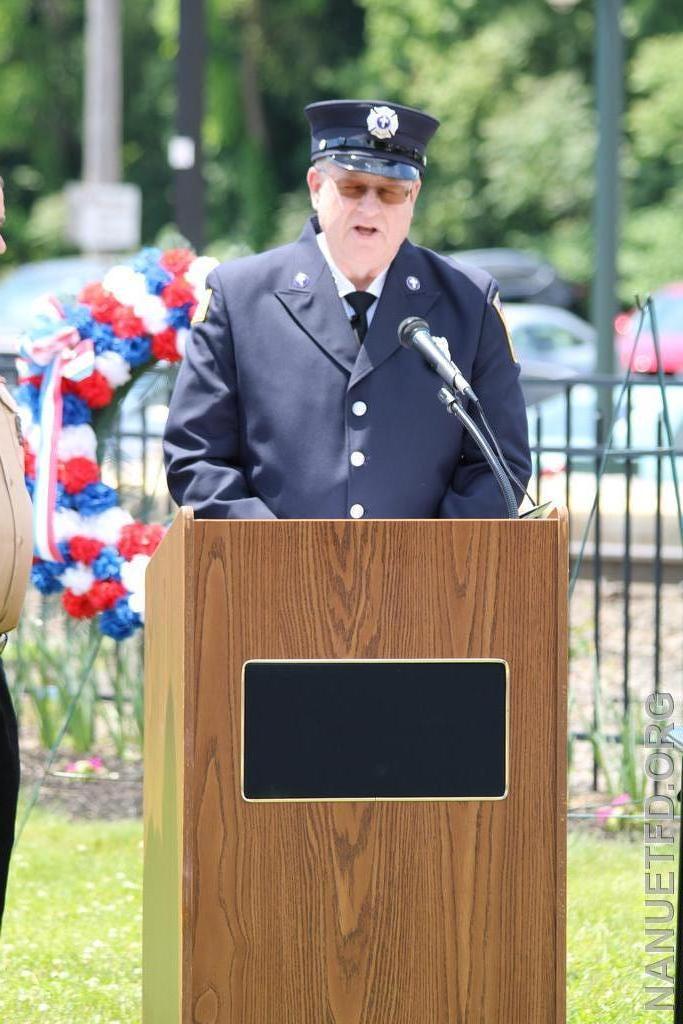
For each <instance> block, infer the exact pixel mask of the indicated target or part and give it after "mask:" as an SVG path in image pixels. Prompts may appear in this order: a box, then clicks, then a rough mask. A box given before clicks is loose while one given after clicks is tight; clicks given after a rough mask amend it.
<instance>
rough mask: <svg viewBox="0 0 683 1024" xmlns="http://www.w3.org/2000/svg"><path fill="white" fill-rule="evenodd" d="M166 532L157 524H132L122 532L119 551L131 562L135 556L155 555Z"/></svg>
mask: <svg viewBox="0 0 683 1024" xmlns="http://www.w3.org/2000/svg"><path fill="white" fill-rule="evenodd" d="M164 533H165V530H164V528H163V526H159V525H158V524H155V523H150V524H149V525H145V524H144V523H131V524H130V526H124V527H123V529H122V530H121V536H120V538H119V543H118V549H119V553H120V554H121V555H123V557H124V558H125V559H126V560H127V561H130V559H131V558H132V557H133V556H134V555H153V554H154V552H155V551H156V549H157V548H158V547H159V544H160V543H161V538H162V537H163V536H164Z"/></svg>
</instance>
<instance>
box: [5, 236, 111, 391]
mask: <svg viewBox="0 0 683 1024" xmlns="http://www.w3.org/2000/svg"><path fill="white" fill-rule="evenodd" d="M114 262H120V257H108V258H107V257H104V256H102V257H99V256H65V257H64V258H62V259H55V260H42V261H40V262H36V263H24V264H23V266H21V267H17V268H16V269H15V270H10V271H9V272H8V273H7V274H5V276H4V277H2V278H1V279H0V373H1V374H3V375H4V376H5V377H7V379H8V380H9V381H10V382H12V381H14V379H15V377H16V375H15V369H14V358H15V356H16V354H17V351H18V344H19V338H20V337H21V335H22V333H23V332H24V331H25V330H26V329H27V328H28V327H29V326H30V324H31V321H32V320H33V318H34V316H35V311H36V305H37V303H38V302H39V301H40V300H41V299H42V298H44V297H45V296H47V295H57V296H60V295H63V296H74V295H77V294H78V292H79V291H80V290H81V288H82V287H83V285H86V284H89V283H90V282H91V281H99V280H101V279H102V278H103V277H104V275H105V274H106V272H107V270H108V269H109V267H111V266H112V264H113V263H114Z"/></svg>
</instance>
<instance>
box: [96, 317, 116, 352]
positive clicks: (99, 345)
mask: <svg viewBox="0 0 683 1024" xmlns="http://www.w3.org/2000/svg"><path fill="white" fill-rule="evenodd" d="M92 340H93V343H94V345H95V355H98V356H101V355H102V353H103V352H113V351H114V350H115V348H116V342H117V340H118V339H117V337H116V335H115V334H114V329H113V328H112V327H110V325H109V324H98V323H94V326H93V329H92Z"/></svg>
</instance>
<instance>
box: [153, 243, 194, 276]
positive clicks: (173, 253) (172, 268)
mask: <svg viewBox="0 0 683 1024" xmlns="http://www.w3.org/2000/svg"><path fill="white" fill-rule="evenodd" d="M193 259H194V253H193V252H191V251H190V250H189V249H169V250H168V252H165V253H164V254H163V256H162V257H161V260H160V261H159V262H160V263H161V265H162V267H163V268H164V270H168V272H169V274H184V273H185V271H186V270H187V268H188V267H189V265H190V263H192V260H193Z"/></svg>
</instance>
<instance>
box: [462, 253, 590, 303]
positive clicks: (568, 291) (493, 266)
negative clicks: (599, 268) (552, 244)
mask: <svg viewBox="0 0 683 1024" xmlns="http://www.w3.org/2000/svg"><path fill="white" fill-rule="evenodd" d="M450 258H451V259H452V260H454V261H455V262H457V263H468V264H470V265H471V266H473V267H479V268H480V269H481V270H486V271H487V272H488V273H489V274H491V276H492V277H495V279H496V281H497V282H498V284H499V286H500V297H501V299H502V300H503V302H534V303H536V302H541V303H545V304H547V305H549V306H563V307H564V308H565V309H570V308H574V307H575V306H576V305H577V304H578V303H579V302H580V301H581V299H582V297H583V296H582V292H581V288H580V287H579V286H578V285H575V284H572V283H570V282H569V281H565V280H564V279H563V278H561V277H560V275H559V274H558V272H557V271H556V269H555V267H553V265H552V264H551V263H548V262H547V261H546V260H544V259H542V258H541V257H540V256H537V255H535V253H531V252H522V251H521V250H519V249H465V250H463V251H462V252H454V253H451V254H450Z"/></svg>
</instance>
